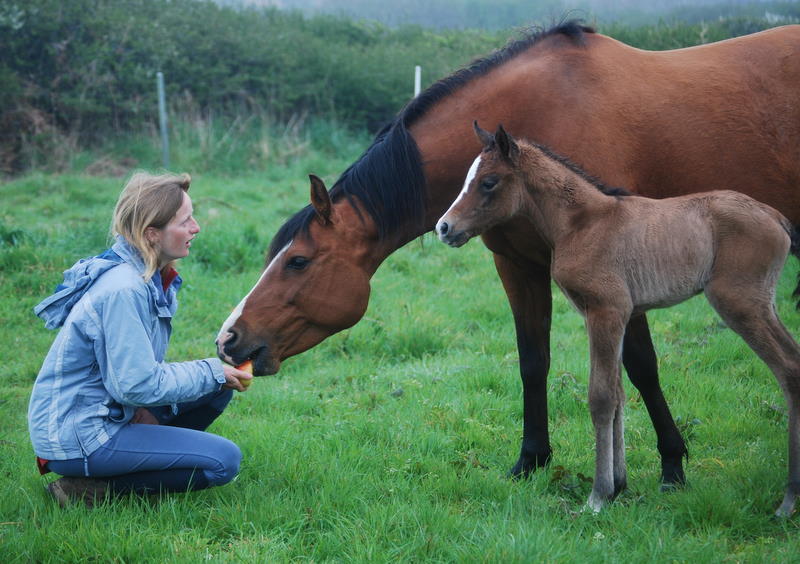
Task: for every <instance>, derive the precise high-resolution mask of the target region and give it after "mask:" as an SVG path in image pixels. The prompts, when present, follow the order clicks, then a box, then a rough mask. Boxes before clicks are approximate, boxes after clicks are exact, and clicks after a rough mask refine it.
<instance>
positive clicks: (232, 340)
mask: <svg viewBox="0 0 800 564" xmlns="http://www.w3.org/2000/svg"><path fill="white" fill-rule="evenodd" d="M238 340H239V334H238V333H237V332H236V331H234V330H233V329H228V338H227V339H226V340H225V347H226V348H228V347H234V346H236V342H237V341H238Z"/></svg>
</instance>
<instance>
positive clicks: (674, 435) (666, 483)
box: [622, 314, 688, 490]
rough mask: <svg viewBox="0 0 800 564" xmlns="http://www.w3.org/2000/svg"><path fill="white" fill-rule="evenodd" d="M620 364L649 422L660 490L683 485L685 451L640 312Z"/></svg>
mask: <svg viewBox="0 0 800 564" xmlns="http://www.w3.org/2000/svg"><path fill="white" fill-rule="evenodd" d="M622 363H623V365H624V366H625V370H626V372H627V373H628V378H629V379H630V381H631V382H632V383H633V385H634V386H636V389H637V390H639V393H640V394H641V395H642V400H643V401H644V405H645V406H646V407H647V412H648V413H649V414H650V419H651V420H652V421H653V428H654V429H655V432H656V437H657V440H658V452H659V454H660V455H661V489H662V490H667V489H672V488H674V487H676V486H678V485H681V484H684V483H685V482H686V476H685V475H684V473H683V457H685V456H687V453H688V451H687V450H686V444H685V443H684V442H683V438H682V437H681V433H680V431H678V427H677V426H676V425H675V420H674V419H673V418H672V414H671V413H670V411H669V406H668V405H667V400H666V399H664V394H663V393H662V391H661V386H660V385H659V381H658V362H657V359H656V352H655V349H654V348H653V341H652V339H651V337H650V328H649V327H648V325H647V317H645V315H644V314H641V315H637V316H635V317H632V318H631V320H630V321H629V322H628V326H627V328H626V329H625V340H624V341H623V343H622Z"/></svg>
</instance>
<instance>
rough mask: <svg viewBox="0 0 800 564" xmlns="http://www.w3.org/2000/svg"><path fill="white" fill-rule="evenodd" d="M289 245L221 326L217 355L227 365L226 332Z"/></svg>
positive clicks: (272, 261) (273, 260)
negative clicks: (222, 356) (223, 357)
mask: <svg viewBox="0 0 800 564" xmlns="http://www.w3.org/2000/svg"><path fill="white" fill-rule="evenodd" d="M291 244H292V241H289V243H287V245H286V246H285V247H284V248H282V249H281V250H280V252H279V253H278V254H277V255H275V257H274V258H273V259H272V260H271V261H270V263H269V265H268V266H267V268H265V269H264V272H263V273H262V274H261V276H260V277H259V279H258V282H256V284H255V286H253V288H252V289H251V290H250V291H249V292H247V295H246V296H245V297H244V298H242V301H240V302H239V305H237V306H236V307H235V308H234V310H233V311H232V312H231V314H230V315H229V316H228V319H226V320H225V323H223V324H222V328H221V329H220V330H219V333H218V334H217V352H218V353H219V354H222V355H224V356H225V360H226V361H228V363H229V364H230V363H232V362H233V359H232V358H230V357H229V356H228V355H225V354H224V352H225V351H224V350H223V347H224V345H225V342H226V341H227V340H228V339H229V338H230V332H229V331H228V330H229V329H230V328H231V327H233V324H234V323H236V322H237V321H238V320H239V316H241V315H242V310H243V309H244V305H245V303H247V298H249V297H250V294H252V293H253V290H255V289H256V288H257V287H258V285H259V284H261V281H262V280H263V279H264V277H265V276H266V275H267V273H268V272H269V271H271V270H272V269H273V267H274V266H275V265H276V264H277V263H278V262H280V259H281V257H282V256H283V255H284V254H285V253H286V250H287V249H288V248H289V246H290V245H291Z"/></svg>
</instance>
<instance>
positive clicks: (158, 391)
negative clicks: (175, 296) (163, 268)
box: [93, 288, 225, 406]
mask: <svg viewBox="0 0 800 564" xmlns="http://www.w3.org/2000/svg"><path fill="white" fill-rule="evenodd" d="M93 309H94V308H93ZM94 311H95V313H96V314H97V315H96V316H95V319H94V321H95V323H96V324H97V325H98V327H97V329H98V332H99V334H98V338H96V339H95V341H94V342H95V354H96V358H97V361H98V365H99V369H100V374H101V377H102V378H103V384H104V385H105V387H106V389H107V390H108V392H109V394H111V396H112V397H113V398H114V399H115V400H116V401H118V402H119V403H121V404H123V405H132V406H156V405H167V404H174V403H180V402H187V401H193V400H196V399H198V398H199V397H201V396H203V395H205V394H208V393H210V392H213V391H216V390H219V389H220V387H221V385H222V384H223V383H224V382H225V376H224V374H223V370H222V362H221V361H220V360H219V359H217V358H207V359H203V360H195V361H189V362H158V361H157V360H156V356H155V352H154V349H153V342H152V334H153V331H154V327H155V325H156V324H157V323H158V319H157V317H156V316H155V314H154V313H151V311H150V308H149V302H148V297H147V289H146V288H124V289H120V290H119V291H116V292H112V293H111V294H109V295H108V296H106V299H105V300H103V303H102V307H101V310H100V311H98V310H97V309H95V310H94ZM164 339H166V337H164ZM166 344H167V343H166V342H165V343H164V344H163V345H164V347H166Z"/></svg>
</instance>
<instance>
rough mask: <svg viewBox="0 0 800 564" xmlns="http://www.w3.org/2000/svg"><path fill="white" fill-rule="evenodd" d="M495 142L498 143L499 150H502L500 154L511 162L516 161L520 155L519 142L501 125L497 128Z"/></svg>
mask: <svg viewBox="0 0 800 564" xmlns="http://www.w3.org/2000/svg"><path fill="white" fill-rule="evenodd" d="M494 141H495V143H497V148H498V149H499V150H500V154H501V155H503V157H505V158H506V159H508V160H509V161H514V160H516V158H517V155H518V154H519V146H518V145H517V142H516V141H515V140H514V138H513V137H511V134H509V133H508V132H507V131H506V130H505V129H503V125H502V124H500V125H498V126H497V131H496V132H495V134H494Z"/></svg>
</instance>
